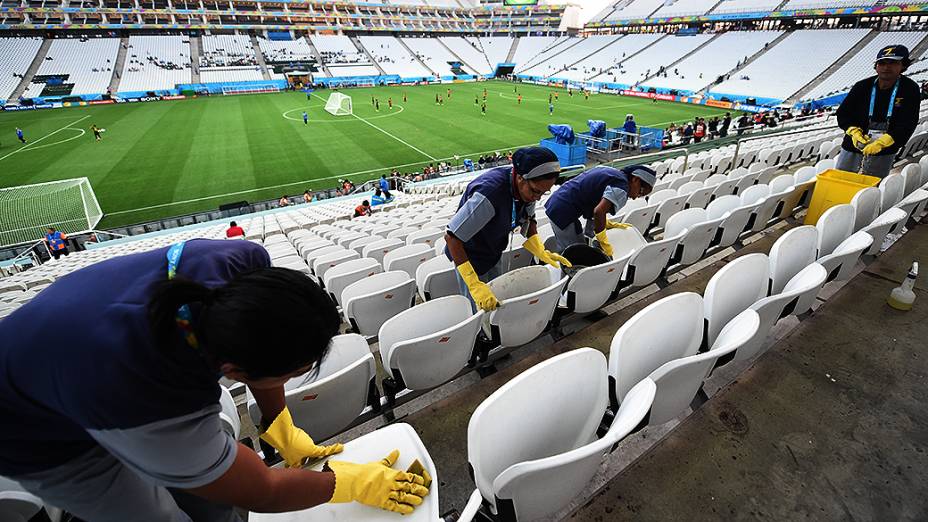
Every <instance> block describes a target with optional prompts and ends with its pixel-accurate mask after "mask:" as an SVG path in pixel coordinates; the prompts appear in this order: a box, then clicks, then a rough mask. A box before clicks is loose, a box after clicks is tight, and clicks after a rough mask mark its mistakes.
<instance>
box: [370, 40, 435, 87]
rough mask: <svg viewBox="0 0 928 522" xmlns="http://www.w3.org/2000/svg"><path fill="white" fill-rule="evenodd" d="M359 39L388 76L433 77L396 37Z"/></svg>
mask: <svg viewBox="0 0 928 522" xmlns="http://www.w3.org/2000/svg"><path fill="white" fill-rule="evenodd" d="M359 39H360V40H361V44H362V45H364V48H365V49H367V51H368V52H369V53H371V56H373V57H374V60H376V61H377V64H378V65H380V68H381V69H383V71H384V72H385V73H387V74H397V75H399V76H400V77H401V78H423V77H428V76H431V75H432V73H431V72H430V71H429V70H428V69H426V68H425V67H423V65H422V63H420V62H419V60H416V58H415V56H413V55H411V54H409V51H408V50H407V49H406V47H405V46H403V44H401V43H400V42H399V41H397V39H396V37H393V36H360V37H359Z"/></svg>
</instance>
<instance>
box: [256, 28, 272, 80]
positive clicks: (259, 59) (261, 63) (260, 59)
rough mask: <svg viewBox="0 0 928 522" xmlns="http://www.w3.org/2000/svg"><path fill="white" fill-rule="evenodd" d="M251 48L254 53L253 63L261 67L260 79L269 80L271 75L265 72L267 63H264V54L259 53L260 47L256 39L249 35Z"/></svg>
mask: <svg viewBox="0 0 928 522" xmlns="http://www.w3.org/2000/svg"><path fill="white" fill-rule="evenodd" d="M251 48H252V49H254V51H255V61H257V62H258V65H259V66H260V67H261V77H262V78H264V79H265V80H270V79H271V73H270V71H268V70H267V62H266V61H264V53H262V52H261V45H260V44H258V37H257V36H255V35H254V34H252V35H251Z"/></svg>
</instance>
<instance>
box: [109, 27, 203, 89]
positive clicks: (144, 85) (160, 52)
mask: <svg viewBox="0 0 928 522" xmlns="http://www.w3.org/2000/svg"><path fill="white" fill-rule="evenodd" d="M126 54H127V56H126V63H125V66H124V68H123V71H122V80H121V81H120V83H119V91H121V92H123V91H154V90H160V89H173V88H174V86H175V85H176V84H179V83H190V82H191V70H190V69H191V68H190V39H189V37H186V36H136V35H133V36H130V37H129V48H128V49H127V51H126Z"/></svg>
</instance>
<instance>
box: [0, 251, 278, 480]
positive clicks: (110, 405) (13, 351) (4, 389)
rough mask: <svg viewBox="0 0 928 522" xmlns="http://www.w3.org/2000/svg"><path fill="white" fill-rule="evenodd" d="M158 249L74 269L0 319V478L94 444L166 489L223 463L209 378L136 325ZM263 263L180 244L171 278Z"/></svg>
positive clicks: (203, 365)
mask: <svg viewBox="0 0 928 522" xmlns="http://www.w3.org/2000/svg"><path fill="white" fill-rule="evenodd" d="M166 253H167V248H160V249H158V250H153V251H150V252H144V253H140V254H134V255H128V256H122V257H114V258H112V259H109V260H107V261H103V262H100V263H97V264H94V265H91V266H88V267H86V268H84V269H81V270H78V271H75V272H73V273H71V274H69V275H66V276H64V277H62V278H61V279H59V280H58V281H56V282H55V283H54V284H52V285H51V286H49V287H48V288H46V289H45V290H43V291H42V292H41V293H39V294H38V295H37V296H36V297H35V298H34V299H32V300H31V301H30V302H29V303H28V304H26V305H24V306H22V307H21V308H19V309H18V310H16V311H15V312H13V313H12V314H11V315H9V316H8V317H7V318H6V319H3V320H0V339H3V344H2V348H0V416H2V418H4V419H6V422H4V426H3V429H2V430H0V475H4V476H12V477H16V476H28V475H29V474H36V473H41V472H44V471H47V470H51V469H52V468H55V467H57V466H59V465H62V464H65V463H67V462H68V461H70V460H72V459H74V458H75V457H78V456H80V455H81V454H83V453H85V452H87V451H89V450H92V449H94V448H95V447H96V446H102V447H103V448H105V449H106V450H107V451H109V452H110V453H111V454H113V455H114V456H116V457H117V458H118V459H119V460H120V461H122V462H123V463H124V464H125V465H126V466H128V467H129V468H131V469H132V470H133V471H135V472H137V473H139V474H141V475H143V476H145V477H147V478H149V479H151V480H152V481H153V482H154V483H156V484H160V485H164V486H168V487H181V488H191V487H198V486H201V485H204V484H208V483H210V482H212V481H214V480H215V479H216V478H218V477H219V476H221V475H222V473H224V472H225V471H226V470H227V469H228V468H229V466H231V464H232V461H233V460H234V459H235V453H236V451H235V448H236V443H235V441H234V440H233V439H232V437H230V436H229V435H228V434H226V433H224V432H223V431H222V428H221V424H220V421H219V417H218V415H217V414H218V412H219V410H220V407H219V404H218V401H219V391H220V390H219V385H218V383H217V380H218V375H217V373H216V371H215V370H214V369H212V368H211V367H210V366H209V365H208V364H207V362H206V360H205V359H204V358H203V357H202V356H201V355H200V353H199V352H198V351H197V350H195V349H193V348H191V347H190V346H188V345H187V344H186V342H184V340H183V337H182V335H181V333H180V332H178V335H177V340H176V342H175V343H173V344H172V345H171V346H157V345H155V343H154V341H153V335H152V333H151V331H150V329H149V326H148V318H147V307H148V303H149V298H150V295H151V292H152V290H153V288H154V285H155V284H156V283H158V282H160V281H164V280H165V279H167V258H166ZM268 266H270V258H269V257H268V254H267V251H265V250H264V248H263V247H261V246H259V245H256V244H254V243H251V242H249V241H211V240H205V239H203V240H192V241H188V242H187V244H186V246H185V248H184V251H183V256H182V258H181V260H180V263H179V265H178V269H177V277H183V278H187V279H191V280H194V281H197V282H200V283H202V284H204V285H206V286H210V287H214V286H219V285H222V284H223V283H225V282H226V281H228V280H230V279H231V278H232V277H233V276H234V275H235V274H237V273H240V272H243V271H249V270H253V269H257V268H262V267H268ZM195 320H196V316H195V315H194V321H195Z"/></svg>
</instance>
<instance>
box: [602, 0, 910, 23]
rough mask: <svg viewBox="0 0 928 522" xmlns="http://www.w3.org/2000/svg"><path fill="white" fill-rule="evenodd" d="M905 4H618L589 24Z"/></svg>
mask: <svg viewBox="0 0 928 522" xmlns="http://www.w3.org/2000/svg"><path fill="white" fill-rule="evenodd" d="M906 3H911V2H910V1H907V0H885V1H884V0H788V1H786V2H783V1H782V0H619V1H618V2H614V3H612V4H610V5H608V6H607V7H606V8H605V9H603V10H602V11H600V12H599V13H597V14H596V15H595V16H593V18H592V19H591V20H590V23H592V24H593V25H594V26H596V25H607V26H608V25H610V24H615V23H627V22H628V21H630V20H646V19H652V20H658V19H667V18H674V17H681V16H710V15H722V14H725V15H737V14H743V15H745V16H746V17H750V18H762V17H763V16H765V15H766V14H768V13H770V12H771V11H791V10H804V9H825V8H849V7H852V8H864V9H867V8H873V7H879V6H882V5H885V4H906Z"/></svg>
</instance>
